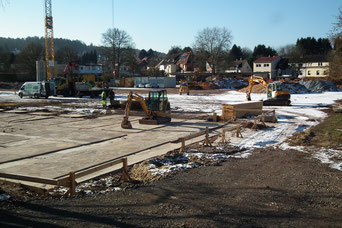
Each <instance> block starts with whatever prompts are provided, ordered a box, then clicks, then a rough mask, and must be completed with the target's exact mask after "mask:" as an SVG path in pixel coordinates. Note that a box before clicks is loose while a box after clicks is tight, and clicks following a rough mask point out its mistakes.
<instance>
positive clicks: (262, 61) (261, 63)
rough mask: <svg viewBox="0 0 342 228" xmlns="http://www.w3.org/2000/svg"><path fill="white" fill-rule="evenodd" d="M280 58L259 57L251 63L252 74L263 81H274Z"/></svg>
mask: <svg viewBox="0 0 342 228" xmlns="http://www.w3.org/2000/svg"><path fill="white" fill-rule="evenodd" d="M280 60H281V58H280V57H279V56H272V57H260V58H258V59H257V60H255V61H254V62H253V73H254V75H256V76H261V77H264V78H265V79H266V78H267V79H275V78H276V77H277V76H278V75H277V74H278V70H277V66H278V63H279V61H280Z"/></svg>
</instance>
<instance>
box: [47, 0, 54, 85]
mask: <svg viewBox="0 0 342 228" xmlns="http://www.w3.org/2000/svg"><path fill="white" fill-rule="evenodd" d="M54 49H55V48H54V43H53V22H52V7H51V0H45V61H46V79H47V80H49V79H51V78H53V77H54V76H55V50H54Z"/></svg>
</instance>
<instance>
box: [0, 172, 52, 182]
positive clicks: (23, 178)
mask: <svg viewBox="0 0 342 228" xmlns="http://www.w3.org/2000/svg"><path fill="white" fill-rule="evenodd" d="M0 177H2V178H8V179H14V180H21V181H28V182H35V183H40V184H49V185H58V182H57V180H53V179H48V178H42V177H32V176H24V175H17V174H11V173H0Z"/></svg>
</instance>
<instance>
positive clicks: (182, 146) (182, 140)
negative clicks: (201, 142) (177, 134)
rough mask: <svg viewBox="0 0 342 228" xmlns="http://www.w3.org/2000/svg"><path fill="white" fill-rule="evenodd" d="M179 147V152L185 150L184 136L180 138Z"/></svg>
mask: <svg viewBox="0 0 342 228" xmlns="http://www.w3.org/2000/svg"><path fill="white" fill-rule="evenodd" d="M180 140H181V149H180V152H184V150H185V139H184V138H181V139H180Z"/></svg>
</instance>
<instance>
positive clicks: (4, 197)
mask: <svg viewBox="0 0 342 228" xmlns="http://www.w3.org/2000/svg"><path fill="white" fill-rule="evenodd" d="M10 198H11V196H9V195H6V194H0V201H8V200H9V199H10Z"/></svg>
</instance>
